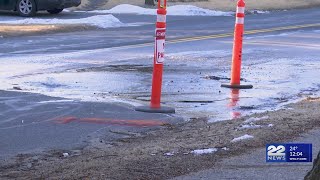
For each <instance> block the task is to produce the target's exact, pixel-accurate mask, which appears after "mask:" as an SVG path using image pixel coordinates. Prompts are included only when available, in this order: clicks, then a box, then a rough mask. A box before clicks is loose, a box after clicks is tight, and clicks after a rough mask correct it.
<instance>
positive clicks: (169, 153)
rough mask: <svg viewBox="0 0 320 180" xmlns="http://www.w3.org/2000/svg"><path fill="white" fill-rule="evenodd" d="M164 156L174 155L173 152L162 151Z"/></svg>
mask: <svg viewBox="0 0 320 180" xmlns="http://www.w3.org/2000/svg"><path fill="white" fill-rule="evenodd" d="M164 155H165V156H174V152H168V153H164Z"/></svg>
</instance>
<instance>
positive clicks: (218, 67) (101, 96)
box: [0, 8, 320, 179]
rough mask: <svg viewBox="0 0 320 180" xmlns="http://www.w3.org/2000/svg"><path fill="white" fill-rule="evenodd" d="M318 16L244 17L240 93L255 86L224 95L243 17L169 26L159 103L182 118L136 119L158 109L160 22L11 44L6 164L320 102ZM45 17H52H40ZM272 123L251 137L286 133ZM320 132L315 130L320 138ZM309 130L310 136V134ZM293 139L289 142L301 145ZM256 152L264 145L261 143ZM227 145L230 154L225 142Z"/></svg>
mask: <svg viewBox="0 0 320 180" xmlns="http://www.w3.org/2000/svg"><path fill="white" fill-rule="evenodd" d="M93 15H99V14H98V13H97V14H95V13H83V12H69V13H66V12H64V13H62V14H60V15H56V18H60V19H76V18H87V17H89V16H93ZM319 15H320V11H319V8H310V9H298V10H286V11H272V12H269V13H263V14H248V15H247V16H246V19H245V35H244V41H243V42H244V48H243V61H242V63H243V67H242V83H243V84H252V85H253V86H254V88H253V89H250V90H230V89H227V88H221V84H222V83H229V81H230V68H231V56H232V45H233V31H234V20H235V18H234V16H168V17H167V35H166V36H167V42H166V46H165V48H166V50H165V51H166V55H165V62H164V77H163V86H162V90H163V92H162V104H164V105H166V106H170V107H174V108H175V109H176V114H171V115H166V114H149V113H142V112H137V111H134V108H135V107H137V106H140V105H148V104H149V101H150V92H151V78H152V65H153V48H154V29H155V25H154V24H155V16H150V15H132V14H114V17H116V18H117V19H119V20H120V21H121V22H122V23H124V24H127V25H128V26H124V27H115V28H106V29H103V28H88V29H86V30H79V31H72V32H69V31H66V32H57V33H44V34H32V35H27V36H23V35H19V36H8V37H2V38H0V42H1V44H2V46H0V66H1V68H2V69H1V71H0V83H1V89H0V108H1V112H0V147H1V148H0V160H1V161H2V163H5V162H6V161H8V159H10V158H12V157H15V156H17V155H19V154H29V153H31V154H38V153H39V154H41V153H43V152H48V151H49V152H50V151H52V150H53V151H54V150H59V152H60V151H61V152H69V153H70V154H72V152H73V153H74V152H76V151H81V150H83V149H86V148H88V147H91V148H93V149H94V148H96V149H99V148H101V149H103V148H105V146H106V145H108V146H112V147H117V146H116V145H115V146H113V143H114V142H116V141H117V140H121V139H124V138H134V137H143V136H147V135H148V133H150V132H152V133H153V132H154V131H158V130H163V129H164V128H165V127H171V126H177V127H179V126H180V125H182V124H188V123H190V122H191V123H193V122H194V121H195V120H201V121H202V120H203V121H206V122H207V123H208V124H209V125H208V126H211V124H210V123H213V124H214V123H219V122H221V123H227V122H230V124H232V123H235V124H233V125H234V127H233V126H232V127H231V125H230V127H231V128H230V127H228V128H229V129H228V131H226V132H229V131H232V133H233V131H235V130H234V128H237V127H238V126H239V125H240V124H241V122H242V121H243V120H246V119H248V118H250V117H256V116H260V115H259V114H261V113H262V114H263V113H271V115H269V114H267V115H268V116H271V117H273V116H274V117H277V113H279V112H280V113H283V111H290V110H292V108H293V107H292V105H291V104H292V103H297V102H300V101H302V100H305V99H308V98H317V97H319V92H320V91H319V89H320V80H319V78H318V75H319V70H320V61H319V49H320V45H319V41H320V35H319V32H320V21H319V20H318V18H317V17H319ZM3 16H4V19H5V20H12V19H15V18H17V17H14V16H12V15H10V14H8V13H4V14H3ZM40 18H47V15H46V14H40ZM294 107H295V108H296V107H297V106H294ZM303 107H305V105H303ZM293 109H294V108H293ZM302 109H303V108H302ZM273 112H274V113H275V115H272V113H273ZM299 112H300V111H299ZM308 112H309V111H308ZM300 113H301V112H300ZM288 114H289V113H288ZM313 115H314V114H313ZM306 116H307V115H304V116H303V117H302V118H305V119H308V117H306ZM260 117H261V116H260ZM281 117H282V116H281ZM313 117H314V116H313ZM266 119H268V117H267V118H266ZM269 119H270V122H269V121H268V122H265V123H262V124H259V128H258V129H257V130H256V129H255V128H252V129H250V128H248V129H245V128H244V129H242V130H243V131H241V133H242V135H244V134H250V133H252V134H255V135H256V134H259V133H258V131H259V132H260V131H261V132H264V131H268V130H270V132H271V131H273V130H272V127H274V126H275V128H282V127H286V126H285V125H284V124H282V123H284V122H277V121H275V120H271V118H269ZM311 119H312V118H311ZM312 120H313V119H312ZM286 121H287V120H285V122H286ZM296 121H297V122H296ZM296 121H293V122H294V123H298V120H296ZM314 121H316V120H314ZM314 121H312V123H311V122H310V124H309V125H311V124H312V125H313V126H314V127H318V126H319V123H316V122H314ZM308 122H309V121H308ZM308 122H307V121H306V122H305V123H308ZM239 123H240V124H239ZM276 123H279V124H276ZM299 123H300V122H299ZM299 123H298V124H299ZM195 124H197V123H195ZM242 125H243V124H242ZM251 125H252V124H251ZM254 125H256V124H254ZM277 125H278V127H277ZM189 126H191V127H193V126H192V125H188V127H189ZM194 126H196V125H194ZM214 126H215V125H212V128H215V127H214ZM228 126H229V125H228ZM293 126H294V125H293ZM305 126H306V127H308V128H301V133H307V130H309V129H311V127H310V128H309V126H308V125H305ZM201 127H202V125H201ZM217 127H220V125H217ZM294 127H295V126H294ZM302 127H304V126H302ZM202 128H204V129H205V128H206V126H203V127H202ZM226 128H227V126H226ZM289 128H291V127H289ZM173 129H174V128H173ZM187 129H188V128H187ZM253 129H254V130H256V131H257V132H256V131H254V130H253ZM288 131H290V133H291V129H290V130H288ZM297 131H298V130H297ZM299 132H300V131H299ZM232 133H231V132H229V136H228V137H226V138H229V139H230V138H231V136H233V134H232ZM234 133H235V135H238V133H239V132H234ZM290 133H289V132H288V134H287V136H285V135H284V137H283V139H285V140H288V141H292V140H293V139H291V138H290V136H289V135H292V134H290ZM231 134H232V135H231ZM284 134H286V133H284ZM235 135H234V136H235ZM297 135H299V134H297ZM181 136H182V135H181ZM186 136H189V135H186ZM279 136H280V135H279ZM9 137H10V138H9ZM178 137H179V136H178ZM255 137H256V136H254V138H255ZM232 138H236V137H232ZM232 138H231V139H232ZM146 139H148V138H146ZM186 139H188V138H186ZM190 139H191V138H190ZM190 139H189V140H190ZM229 139H227V140H226V141H228V142H230V140H229ZM279 139H282V138H278V139H277V138H275V139H270V140H279ZM194 140H196V138H194ZM312 140H313V141H317V143H315V144H316V147H314V148H315V150H317V149H319V147H318V145H319V143H318V142H319V139H316V138H314V137H313V139H312ZM312 140H310V141H312ZM159 141H160V140H159ZM181 141H183V139H182V140H181ZM139 142H140V141H139ZM212 143H213V144H215V143H217V142H212ZM254 143H256V144H259V143H258V139H257V140H256V141H254ZM102 144H103V145H102ZM197 145H198V146H199V147H191V146H190V147H188V148H210V147H204V146H205V143H202V144H201V143H199V144H197ZM197 145H195V146H197ZM207 145H209V143H208V144H207ZM218 145H220V146H221V147H224V146H223V145H224V144H223V143H222V142H220V140H219V143H218ZM227 145H229V144H226V147H228V146H227ZM100 146H103V148H102V147H100ZM177 146H178V145H177ZM252 146H254V145H252ZM130 147H131V146H130ZM139 147H140V146H139ZM142 147H143V146H142ZM168 147H171V146H168ZM180 147H181V148H186V149H188V148H187V147H183V146H180ZM232 147H234V146H233V145H230V147H228V148H232ZM258 147H261V144H259V146H257V148H258ZM172 148H178V147H174V146H172ZM89 149H90V148H89ZM155 149H156V148H155ZM153 150H154V149H152V153H151V152H150V154H153ZM175 150H176V149H175ZM184 150H185V149H184ZM150 151H151V150H150ZM154 151H157V152H158V150H154ZM159 151H160V154H161V153H162V154H163V152H162V151H165V152H167V150H166V149H161V148H160V150H159ZM176 151H177V150H176ZM178 151H179V150H178ZM158 153H159V152H158ZM154 154H157V153H154ZM235 154H237V153H235ZM260 154H261V153H260ZM314 155H316V153H314ZM136 161H138V160H136ZM311 167H312V166H311V164H308V168H311ZM191 169H192V168H191ZM203 169H204V168H203V167H201V168H200V167H199V168H198V169H197V168H195V170H203ZM80 171H81V170H80ZM304 171H305V169H304ZM0 172H1V171H0ZM181 172H184V171H181ZM188 173H189V172H188ZM250 173H251V172H250ZM250 173H249V174H250ZM304 173H305V172H304ZM185 174H187V172H184V174H179V173H176V172H175V173H172V175H171V174H170V175H168V176H161V177H166V178H173V177H174V176H178V175H185ZM204 174H205V175H206V173H204ZM208 174H210V173H208ZM202 176H203V174H202ZM0 177H1V176H0ZM7 177H9V176H7ZM13 177H14V176H13ZM39 177H41V176H39ZM58 177H59V176H58ZM71 177H74V176H71ZM81 177H86V176H85V175H84V176H81ZM88 177H90V176H88ZM137 177H139V176H137ZM148 177H152V176H148ZM221 177H222V176H221ZM223 177H224V176H223ZM119 178H121V177H119ZM122 178H123V177H122ZM225 178H227V177H225ZM229 178H230V177H229ZM178 179H179V178H178ZM181 179H183V177H181ZM187 179H192V176H191V177H189V178H188V177H187ZM194 179H196V178H194Z"/></svg>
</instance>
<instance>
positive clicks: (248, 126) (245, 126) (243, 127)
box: [238, 123, 262, 130]
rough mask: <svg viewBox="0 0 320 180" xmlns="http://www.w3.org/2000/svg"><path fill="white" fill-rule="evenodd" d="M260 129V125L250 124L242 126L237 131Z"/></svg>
mask: <svg viewBox="0 0 320 180" xmlns="http://www.w3.org/2000/svg"><path fill="white" fill-rule="evenodd" d="M261 127H262V126H261V125H257V124H254V123H250V124H243V125H241V126H240V127H239V128H238V129H240V130H243V129H258V128H261Z"/></svg>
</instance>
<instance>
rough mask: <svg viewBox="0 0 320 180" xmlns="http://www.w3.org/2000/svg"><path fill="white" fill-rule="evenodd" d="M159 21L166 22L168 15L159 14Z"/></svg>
mask: <svg viewBox="0 0 320 180" xmlns="http://www.w3.org/2000/svg"><path fill="white" fill-rule="evenodd" d="M157 22H166V15H161V14H158V15H157Z"/></svg>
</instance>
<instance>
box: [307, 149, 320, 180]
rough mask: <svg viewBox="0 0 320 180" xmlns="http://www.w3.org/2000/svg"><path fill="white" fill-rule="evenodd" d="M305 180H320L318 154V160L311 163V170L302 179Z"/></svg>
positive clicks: (319, 157)
mask: <svg viewBox="0 0 320 180" xmlns="http://www.w3.org/2000/svg"><path fill="white" fill-rule="evenodd" d="M304 179H305V180H319V179H320V152H319V154H318V158H317V159H316V160H315V161H314V163H313V169H312V170H311V171H310V172H309V173H308V174H307V176H306V177H305V178H304Z"/></svg>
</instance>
